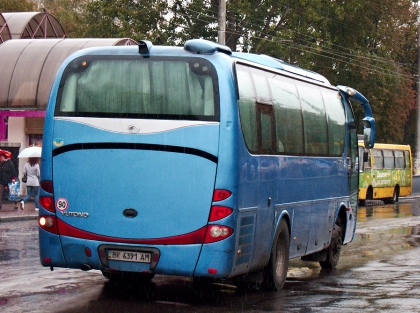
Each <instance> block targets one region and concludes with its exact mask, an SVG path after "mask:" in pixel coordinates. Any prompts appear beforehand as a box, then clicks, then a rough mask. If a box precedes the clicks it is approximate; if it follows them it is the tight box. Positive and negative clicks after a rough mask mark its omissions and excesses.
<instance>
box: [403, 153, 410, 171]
mask: <svg viewBox="0 0 420 313" xmlns="http://www.w3.org/2000/svg"><path fill="white" fill-rule="evenodd" d="M404 159H405V162H404V163H405V168H411V162H410V152H409V151H407V150H405V151H404Z"/></svg>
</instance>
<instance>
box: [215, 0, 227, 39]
mask: <svg viewBox="0 0 420 313" xmlns="http://www.w3.org/2000/svg"><path fill="white" fill-rule="evenodd" d="M218 21H219V31H218V33H217V35H218V42H219V43H220V44H222V45H225V44H226V0H219V18H218Z"/></svg>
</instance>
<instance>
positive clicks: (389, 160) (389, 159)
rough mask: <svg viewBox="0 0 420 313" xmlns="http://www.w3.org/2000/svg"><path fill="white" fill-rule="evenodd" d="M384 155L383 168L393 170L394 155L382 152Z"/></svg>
mask: <svg viewBox="0 0 420 313" xmlns="http://www.w3.org/2000/svg"><path fill="white" fill-rule="evenodd" d="M382 152H383V155H384V168H386V169H394V167H395V161H394V154H393V153H392V150H386V149H384V150H382Z"/></svg>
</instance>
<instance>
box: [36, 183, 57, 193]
mask: <svg viewBox="0 0 420 313" xmlns="http://www.w3.org/2000/svg"><path fill="white" fill-rule="evenodd" d="M39 184H40V185H41V188H42V189H43V190H45V191H46V192H49V193H53V191H54V188H53V182H52V181H51V180H43V181H41V182H40V183H39Z"/></svg>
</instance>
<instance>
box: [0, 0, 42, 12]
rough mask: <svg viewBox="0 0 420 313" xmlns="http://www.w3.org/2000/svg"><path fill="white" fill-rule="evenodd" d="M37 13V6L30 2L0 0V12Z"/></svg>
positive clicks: (26, 0) (25, 0) (24, 0)
mask: <svg viewBox="0 0 420 313" xmlns="http://www.w3.org/2000/svg"><path fill="white" fill-rule="evenodd" d="M33 11H37V6H36V4H35V2H34V1H31V0H1V1H0V12H3V13H7V12H33Z"/></svg>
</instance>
